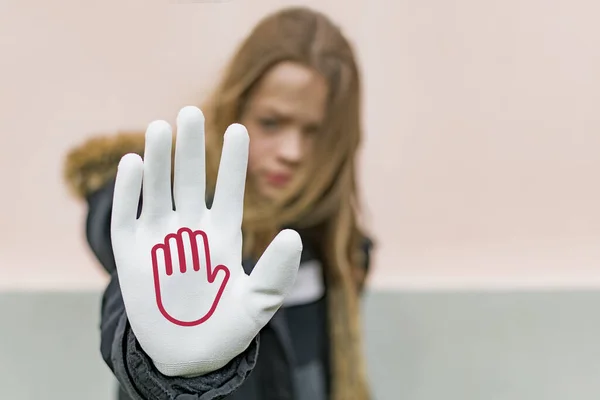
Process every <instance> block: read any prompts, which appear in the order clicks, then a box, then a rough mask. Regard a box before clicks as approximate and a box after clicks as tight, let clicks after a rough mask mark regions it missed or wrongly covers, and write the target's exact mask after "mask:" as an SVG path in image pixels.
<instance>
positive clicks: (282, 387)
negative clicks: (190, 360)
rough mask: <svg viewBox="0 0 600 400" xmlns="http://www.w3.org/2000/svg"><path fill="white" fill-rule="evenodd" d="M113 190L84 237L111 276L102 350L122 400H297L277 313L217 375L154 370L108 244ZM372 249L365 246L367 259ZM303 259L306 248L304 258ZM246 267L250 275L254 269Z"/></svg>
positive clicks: (95, 200)
mask: <svg viewBox="0 0 600 400" xmlns="http://www.w3.org/2000/svg"><path fill="white" fill-rule="evenodd" d="M113 190H114V181H113V182H111V183H110V184H108V185H106V186H105V187H104V188H102V189H101V190H99V191H97V192H95V193H94V194H92V195H91V196H89V197H88V207H89V210H88V217H87V221H86V235H87V239H88V243H89V245H90V247H91V249H92V251H93V252H94V254H95V255H96V257H97V258H98V260H99V261H100V263H101V264H102V266H103V267H104V269H105V270H106V271H107V272H108V273H110V276H111V280H110V283H109V284H108V286H107V288H106V290H105V292H104V296H103V298H102V308H101V344H100V348H101V353H102V357H103V359H104V361H105V362H106V363H107V365H108V366H109V367H110V369H111V370H112V371H113V373H114V375H115V376H116V378H117V380H118V381H119V383H120V385H121V388H120V396H119V399H120V400H217V399H226V400H288V399H289V400H294V394H293V393H294V389H293V385H294V382H293V377H292V369H293V367H292V364H293V362H292V358H293V351H292V343H291V338H290V335H289V332H288V330H287V327H286V321H285V319H284V315H283V310H280V311H279V312H277V313H276V314H275V316H274V317H273V318H272V319H271V321H270V322H269V323H268V324H267V325H266V326H265V327H264V328H263V329H262V330H261V332H260V333H259V335H258V336H257V337H256V338H255V340H254V342H253V343H252V344H251V345H250V347H249V348H248V349H247V350H246V351H245V352H244V353H242V354H240V355H239V356H237V357H236V358H234V359H233V360H232V361H231V362H230V363H229V364H227V365H226V366H225V367H223V368H222V369H220V370H218V371H215V372H213V373H210V374H208V375H205V376H202V377H197V378H177V377H175V378H171V377H166V376H164V375H162V374H161V373H159V372H158V371H157V370H156V368H155V367H154V366H153V364H152V361H151V360H150V358H149V357H148V356H147V355H146V354H145V353H144V351H143V350H142V349H141V347H140V345H139V343H138V342H137V340H136V338H135V335H134V334H133V332H132V330H131V328H130V326H129V323H128V320H127V315H126V312H125V305H124V303H123V298H122V295H121V290H120V286H119V282H118V276H117V272H116V266H115V260H114V255H113V251H112V245H111V239H110V216H111V211H112V198H113ZM370 245H371V244H370V242H369V241H366V242H365V251H366V253H367V255H368V250H369V248H370ZM305 254H307V251H306V246H305V250H304V251H303V254H302V256H303V258H305ZM367 258H368V257H367ZM367 266H368V259H367ZM244 268H245V269H246V271H247V272H249V270H251V268H252V266H251V265H244ZM259 348H260V352H259Z"/></svg>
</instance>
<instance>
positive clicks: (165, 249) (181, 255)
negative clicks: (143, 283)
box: [152, 228, 230, 326]
mask: <svg viewBox="0 0 600 400" xmlns="http://www.w3.org/2000/svg"><path fill="white" fill-rule="evenodd" d="M170 241H174V242H175V246H173V247H174V248H175V251H176V252H177V254H173V252H172V250H173V248H172V247H171V245H170V243H169V242H170ZM199 248H200V249H204V257H203V258H202V260H203V261H204V262H203V263H201V259H200V254H199V253H200V251H199V250H198V249H199ZM186 249H187V250H188V251H187V252H189V253H191V260H190V257H189V256H187V255H186ZM174 260H175V262H174ZM177 261H178V262H177ZM188 261H191V265H188ZM163 263H164V264H163ZM177 264H179V270H174V269H173V265H177ZM152 268H153V273H154V291H155V293H156V304H157V305H158V309H159V310H160V312H161V314H162V315H163V316H164V317H165V318H166V319H167V320H169V321H170V322H172V323H173V324H176V325H180V326H196V325H200V324H202V323H203V322H206V321H207V320H208V319H209V318H210V317H211V316H212V315H213V313H214V312H215V310H216V308H217V305H218V304H219V300H220V299H221V295H222V294H223V291H224V290H225V286H226V285H227V282H228V281H229V277H230V271H229V269H228V268H227V267H226V266H224V265H217V266H216V267H215V268H213V266H212V263H211V259H210V247H209V244H208V236H207V235H206V232H204V231H201V230H197V231H192V230H191V229H190V228H181V229H179V230H178V231H177V233H170V234H168V235H167V236H166V237H165V240H164V243H158V244H156V245H155V246H154V247H153V248H152ZM162 268H164V270H163V271H161V269H162ZM220 271H223V272H224V274H222V275H224V277H223V280H222V281H221V283H220V287H219V288H218V290H217V293H216V296H215V299H214V300H213V302H212V305H211V306H210V308H209V310H208V311H207V312H206V314H205V315H204V316H203V317H201V318H199V319H196V320H192V321H182V320H180V319H177V318H175V317H173V316H172V315H171V314H169V312H168V311H167V310H166V309H165V306H164V303H163V298H162V294H161V275H162V279H163V280H168V279H170V278H169V277H173V278H174V279H177V278H178V279H181V278H183V276H181V275H183V274H186V275H188V276H189V275H192V274H202V273H206V281H207V282H208V283H209V284H217V285H218V284H219V282H218V281H216V278H217V275H218V274H219V272H220ZM161 272H162V273H161ZM165 275H166V276H165ZM194 278H195V279H198V278H197V277H194ZM194 278H192V277H190V279H194ZM163 283H164V282H163ZM202 289H203V288H202V287H201V286H199V287H198V290H202Z"/></svg>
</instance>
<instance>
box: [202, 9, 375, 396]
mask: <svg viewBox="0 0 600 400" xmlns="http://www.w3.org/2000/svg"><path fill="white" fill-rule="evenodd" d="M283 61H293V62H297V63H300V64H302V65H305V66H307V67H309V68H312V69H314V70H315V71H317V72H318V73H320V74H321V75H322V76H323V77H324V78H325V79H326V81H327V84H328V89H329V91H328V93H329V98H328V103H327V116H326V121H325V129H324V131H323V132H322V134H320V135H319V139H318V142H317V145H316V146H315V149H314V154H312V155H311V163H310V165H309V166H308V167H307V168H308V169H307V170H306V171H304V173H305V174H306V175H305V177H310V179H308V178H306V179H304V180H303V181H302V182H300V183H299V184H298V185H297V186H295V187H294V188H293V189H292V190H291V191H290V193H289V194H288V196H286V197H285V198H283V199H282V200H281V201H279V202H278V203H266V202H264V201H261V200H260V198H259V196H258V194H257V193H255V190H254V188H253V187H252V186H251V185H247V187H246V205H245V208H244V221H243V233H244V244H245V246H244V252H245V253H246V255H251V256H254V257H256V256H258V255H259V254H260V253H261V252H262V250H264V248H265V246H266V244H267V243H268V242H269V241H270V240H272V238H273V237H274V235H275V234H276V232H277V230H278V229H280V228H282V227H287V226H292V227H295V228H298V229H301V230H304V231H305V232H307V236H310V237H311V238H312V239H313V240H314V243H315V245H316V246H317V247H318V249H317V250H318V251H319V253H320V254H321V256H322V258H323V261H324V265H325V267H324V268H325V275H326V279H327V287H328V295H327V297H328V301H329V310H330V312H329V314H330V316H329V331H330V336H331V351H332V354H331V355H332V357H331V358H332V366H331V367H332V376H333V380H332V396H333V397H332V398H333V399H334V400H353V399H356V400H366V399H367V398H368V397H369V395H368V388H367V379H366V374H365V371H364V368H365V363H364V360H363V352H362V345H361V335H360V328H361V324H360V318H359V311H360V310H359V302H358V294H359V291H360V288H361V287H362V283H363V282H362V281H363V279H364V273H363V267H362V263H363V262H364V260H363V259H362V257H363V253H362V252H361V251H360V245H359V243H360V240H361V239H362V236H363V233H362V231H361V229H360V228H359V224H358V219H359V201H358V195H357V185H356V160H355V158H356V153H357V150H358V148H359V145H360V141H361V135H362V125H361V124H362V122H361V118H360V97H361V96H360V89H361V88H360V76H359V75H360V74H359V70H358V67H357V64H356V61H355V56H354V52H353V50H352V47H351V45H350V44H349V42H348V41H347V40H346V38H345V37H344V35H343V34H342V32H341V30H340V29H339V28H338V27H337V26H336V25H334V24H333V23H332V22H331V21H330V20H329V19H328V18H327V17H326V16H325V15H323V14H322V13H320V12H316V11H313V10H310V9H308V8H304V7H293V8H286V9H283V10H281V11H278V12H276V13H274V14H271V15H269V16H267V17H266V18H264V19H263V20H261V21H260V22H259V23H258V25H257V26H256V27H255V28H254V29H253V30H252V32H251V33H250V35H249V36H248V37H247V38H246V39H245V40H244V41H243V42H242V44H241V46H240V47H239V48H238V50H237V52H236V53H235V55H234V56H233V58H232V59H231V61H230V63H229V64H228V66H227V67H226V69H225V70H224V75H223V77H222V80H221V82H220V83H219V84H218V85H217V87H216V88H215V90H214V92H213V94H212V95H211V96H210V97H209V98H208V101H207V102H206V104H204V105H203V106H202V109H203V111H204V113H205V116H206V135H207V145H206V147H207V185H208V187H209V190H210V188H211V187H212V188H214V185H215V181H216V176H217V170H218V164H219V158H220V154H221V150H222V133H223V132H225V130H226V128H227V127H228V126H229V125H230V124H232V123H234V122H239V119H240V116H241V114H242V112H243V110H244V107H245V105H246V103H247V101H248V98H249V97H250V96H251V95H252V90H253V89H254V88H255V87H256V85H257V83H258V82H259V81H260V79H261V78H262V77H263V76H264V75H265V74H266V73H267V71H269V70H270V68H272V67H273V66H275V65H276V64H278V63H280V62H283ZM309 233H310V234H309Z"/></svg>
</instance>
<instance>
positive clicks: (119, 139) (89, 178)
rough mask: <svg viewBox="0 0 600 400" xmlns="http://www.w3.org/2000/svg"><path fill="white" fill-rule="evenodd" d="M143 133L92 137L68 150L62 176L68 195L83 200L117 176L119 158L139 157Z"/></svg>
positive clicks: (142, 151)
mask: <svg viewBox="0 0 600 400" xmlns="http://www.w3.org/2000/svg"><path fill="white" fill-rule="evenodd" d="M144 142H145V137H144V133H143V132H119V133H117V134H113V135H101V136H95V137H92V138H90V139H88V140H86V141H85V142H83V143H82V144H81V145H79V146H77V147H75V148H73V149H71V150H70V151H69V152H68V153H67V156H66V158H65V163H64V169H63V177H64V179H65V181H66V184H67V186H68V188H69V191H70V192H71V194H73V195H74V196H75V197H77V198H79V199H85V198H87V197H88V196H90V195H91V194H92V193H94V192H95V191H97V190H99V189H101V188H102V187H103V186H104V185H106V184H107V183H108V182H109V181H110V180H112V179H114V178H115V176H116V174H117V166H118V165H119V161H120V160H121V157H123V156H124V155H125V154H128V153H136V154H139V155H140V156H143V153H144Z"/></svg>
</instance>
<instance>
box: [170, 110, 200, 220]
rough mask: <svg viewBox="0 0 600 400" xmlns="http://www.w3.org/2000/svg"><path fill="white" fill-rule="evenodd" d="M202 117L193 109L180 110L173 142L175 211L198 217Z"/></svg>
mask: <svg viewBox="0 0 600 400" xmlns="http://www.w3.org/2000/svg"><path fill="white" fill-rule="evenodd" d="M205 186H206V172H205V144H204V115H203V114H202V111H200V109H198V108H196V107H192V106H188V107H184V108H182V109H181V111H180V112H179V115H178V116H177V141H176V143H175V177H174V185H173V195H174V198H175V208H176V209H177V211H178V212H182V213H184V214H188V215H189V214H194V215H198V214H199V213H202V212H203V211H204V210H205V209H206V199H205V198H204V192H205Z"/></svg>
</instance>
